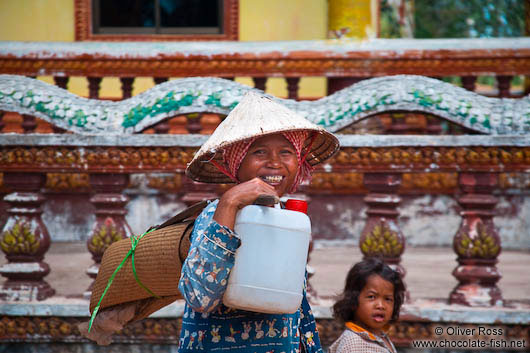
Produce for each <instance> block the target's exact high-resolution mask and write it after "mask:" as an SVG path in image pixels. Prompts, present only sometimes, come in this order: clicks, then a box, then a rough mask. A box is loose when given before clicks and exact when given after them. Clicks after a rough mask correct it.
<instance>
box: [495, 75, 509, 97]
mask: <svg viewBox="0 0 530 353" xmlns="http://www.w3.org/2000/svg"><path fill="white" fill-rule="evenodd" d="M496 78H497V88H498V89H499V97H500V98H510V95H511V93H510V84H511V82H512V78H513V76H497V77H496Z"/></svg>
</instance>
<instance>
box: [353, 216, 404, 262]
mask: <svg viewBox="0 0 530 353" xmlns="http://www.w3.org/2000/svg"><path fill="white" fill-rule="evenodd" d="M361 250H362V252H363V254H364V255H365V256H369V257H370V256H384V257H399V256H400V255H401V253H402V252H403V244H401V241H400V239H399V235H398V233H397V232H395V231H393V230H392V229H390V227H389V226H388V225H387V224H386V223H385V222H381V223H379V224H377V225H375V226H374V227H373V228H372V231H371V232H370V233H368V234H367V235H366V237H365V238H364V241H363V242H362V243H361Z"/></svg>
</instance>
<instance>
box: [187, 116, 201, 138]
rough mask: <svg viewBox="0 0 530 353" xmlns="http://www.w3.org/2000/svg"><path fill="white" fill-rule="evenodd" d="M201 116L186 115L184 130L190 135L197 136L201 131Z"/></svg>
mask: <svg viewBox="0 0 530 353" xmlns="http://www.w3.org/2000/svg"><path fill="white" fill-rule="evenodd" d="M201 116H202V114H200V113H199V114H188V115H186V129H187V130H188V132H189V133H190V134H198V133H200V132H201V130H202V125H201Z"/></svg>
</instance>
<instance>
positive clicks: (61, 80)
mask: <svg viewBox="0 0 530 353" xmlns="http://www.w3.org/2000/svg"><path fill="white" fill-rule="evenodd" d="M69 80H70V77H68V76H54V77H53V81H54V82H55V85H56V86H57V87H60V88H62V89H68V81H69Z"/></svg>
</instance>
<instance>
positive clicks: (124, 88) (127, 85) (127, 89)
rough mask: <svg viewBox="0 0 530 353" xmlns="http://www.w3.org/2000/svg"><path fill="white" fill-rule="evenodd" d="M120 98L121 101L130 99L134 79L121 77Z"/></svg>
mask: <svg viewBox="0 0 530 353" xmlns="http://www.w3.org/2000/svg"><path fill="white" fill-rule="evenodd" d="M120 81H121V96H122V99H127V98H131V97H132V90H133V83H134V77H121V78H120Z"/></svg>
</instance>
